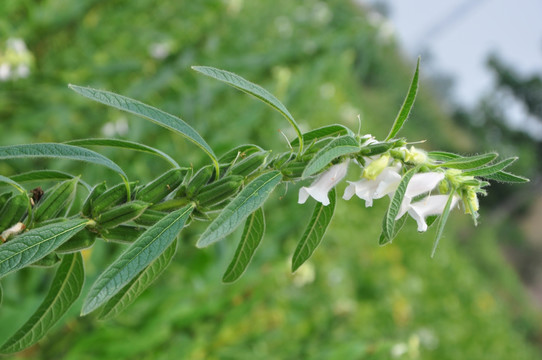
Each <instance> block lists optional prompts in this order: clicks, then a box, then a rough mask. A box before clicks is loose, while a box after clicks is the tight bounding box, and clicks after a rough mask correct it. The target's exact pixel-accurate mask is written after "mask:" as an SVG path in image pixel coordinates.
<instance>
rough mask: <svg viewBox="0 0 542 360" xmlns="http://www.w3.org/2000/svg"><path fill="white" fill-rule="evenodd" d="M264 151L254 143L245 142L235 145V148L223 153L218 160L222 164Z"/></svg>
mask: <svg viewBox="0 0 542 360" xmlns="http://www.w3.org/2000/svg"><path fill="white" fill-rule="evenodd" d="M258 151H263V149H262V148H261V147H259V146H258V145H253V144H245V145H239V146H237V147H234V148H233V149H231V150H229V151H228V152H226V153H225V154H224V155H222V156H221V157H220V158H219V159H218V162H219V163H221V164H226V163H231V162H232V161H233V160H235V159H244V158H245V157H247V156H249V155H251V154H253V153H255V152H258Z"/></svg>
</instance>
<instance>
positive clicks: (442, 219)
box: [431, 189, 455, 257]
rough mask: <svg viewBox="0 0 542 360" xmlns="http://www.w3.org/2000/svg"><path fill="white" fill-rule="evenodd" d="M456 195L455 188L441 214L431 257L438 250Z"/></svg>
mask: <svg viewBox="0 0 542 360" xmlns="http://www.w3.org/2000/svg"><path fill="white" fill-rule="evenodd" d="M454 195H455V189H454V190H452V192H450V196H449V197H448V201H446V205H445V206H444V211H442V215H440V217H439V219H438V223H437V234H436V235H435V243H434V244H433V250H432V251H431V257H433V256H435V251H437V246H438V243H439V241H440V238H441V237H442V232H443V231H444V225H446V221H448V215H450V210H451V207H452V203H453V198H454Z"/></svg>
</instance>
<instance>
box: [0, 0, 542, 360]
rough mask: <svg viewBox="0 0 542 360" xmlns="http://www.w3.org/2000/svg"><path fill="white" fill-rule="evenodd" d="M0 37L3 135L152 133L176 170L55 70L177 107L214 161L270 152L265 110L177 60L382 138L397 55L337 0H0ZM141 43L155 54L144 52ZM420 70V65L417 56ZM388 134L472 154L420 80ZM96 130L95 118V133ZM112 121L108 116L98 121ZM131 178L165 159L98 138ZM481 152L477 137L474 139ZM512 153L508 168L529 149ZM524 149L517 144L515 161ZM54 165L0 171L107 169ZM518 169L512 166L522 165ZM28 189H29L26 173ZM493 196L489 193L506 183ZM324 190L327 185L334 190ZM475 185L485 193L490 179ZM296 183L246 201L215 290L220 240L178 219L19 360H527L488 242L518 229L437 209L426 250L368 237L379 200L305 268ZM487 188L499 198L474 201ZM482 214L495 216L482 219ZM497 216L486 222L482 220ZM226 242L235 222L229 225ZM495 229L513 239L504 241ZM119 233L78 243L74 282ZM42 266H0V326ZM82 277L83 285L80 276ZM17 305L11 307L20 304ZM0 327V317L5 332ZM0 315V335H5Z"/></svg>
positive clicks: (171, 141)
mask: <svg viewBox="0 0 542 360" xmlns="http://www.w3.org/2000/svg"><path fill="white" fill-rule="evenodd" d="M0 14H2V15H0V16H1V17H0V39H5V38H7V37H21V38H23V39H24V40H25V41H26V43H27V45H28V47H29V49H30V50H31V51H32V53H33V54H34V56H35V66H34V68H33V69H32V75H31V76H30V77H29V78H27V79H19V80H17V81H12V82H5V83H0V126H1V128H0V129H1V133H0V141H1V143H2V144H3V145H8V144H18V143H28V142H47V141H57V142H61V141H67V140H71V139H74V138H79V137H100V136H103V132H104V131H105V132H107V131H109V130H108V129H111V128H112V127H111V125H108V124H124V123H125V122H127V124H128V130H127V132H124V131H119V130H123V129H122V127H123V126H117V130H116V131H117V134H116V136H119V135H120V136H121V137H122V138H125V139H129V140H134V141H139V142H142V143H145V144H149V145H151V146H155V147H157V148H159V149H161V150H163V151H165V152H167V153H168V154H173V155H175V158H176V160H177V161H178V162H180V163H181V165H189V164H191V163H192V164H203V163H205V162H208V159H207V158H206V157H204V155H203V154H202V153H201V152H200V151H199V150H198V149H197V148H196V147H195V146H193V144H191V143H189V142H187V141H183V140H182V139H180V138H178V137H176V136H175V135H173V134H171V133H169V132H167V131H166V130H164V129H162V128H159V127H156V126H153V125H152V124H149V123H147V122H145V121H143V120H141V119H138V118H136V117H135V116H131V115H126V114H123V113H121V112H119V111H117V110H114V109H110V108H107V107H105V106H101V105H98V104H96V103H94V102H91V101H88V100H86V99H83V98H81V97H79V96H77V95H75V94H74V93H73V92H71V91H69V90H68V88H67V84H68V83H74V84H80V85H88V86H92V87H95V88H101V89H107V90H111V91H114V92H117V93H119V94H124V95H126V96H129V97H132V98H136V99H139V100H141V101H143V102H146V103H149V104H152V105H154V106H156V107H159V108H161V109H164V110H165V111H168V112H170V113H173V114H176V115H179V116H181V117H182V118H183V119H184V120H186V121H187V122H188V123H190V124H191V125H192V126H193V127H194V128H196V129H197V130H198V131H199V132H200V134H202V135H203V137H204V138H205V139H206V140H207V142H208V143H209V144H210V145H211V146H212V147H213V149H214V150H215V153H217V154H218V155H220V154H221V153H222V152H223V151H224V150H225V149H228V148H229V147H231V146H233V145H236V144H241V143H247V142H254V143H257V144H261V145H263V146H265V147H268V148H271V149H277V150H278V151H283V150H285V148H286V145H285V142H284V140H283V139H282V136H281V135H280V134H278V132H277V129H278V126H281V129H282V130H283V131H285V132H286V134H287V135H288V136H289V137H290V138H293V136H294V134H293V133H289V129H288V128H287V124H286V123H285V122H283V121H282V119H280V115H278V114H276V113H275V112H273V111H272V110H270V109H269V108H268V107H266V106H265V105H263V104H261V103H260V102H258V101H255V100H254V99H251V98H249V97H248V96H245V95H243V94H241V93H239V92H237V91H235V90H232V89H231V88H229V87H227V86H225V85H223V84H220V83H217V82H214V81H211V80H209V79H207V78H205V77H202V76H199V75H197V74H196V73H194V72H193V71H191V70H190V66H191V65H209V66H216V67H219V68H223V69H228V70H231V71H234V72H236V73H239V74H240V75H242V76H243V77H245V78H247V79H250V80H251V81H253V82H255V83H258V84H260V85H262V86H264V87H265V88H267V89H269V90H270V91H271V92H272V93H273V94H275V95H276V96H277V98H279V99H280V100H281V101H282V102H283V103H284V104H285V105H286V106H287V107H288V109H289V110H290V111H291V112H292V114H293V115H294V116H295V117H296V119H297V120H298V122H299V123H300V125H301V127H302V128H304V129H305V130H306V129H308V128H309V127H310V128H315V127H318V126H321V125H325V124H329V123H343V124H345V125H348V126H350V127H352V128H356V126H357V118H356V116H357V114H361V118H362V131H363V132H368V133H372V134H373V135H376V136H377V137H380V138H383V137H385V135H386V131H387V130H388V129H389V127H390V125H391V123H392V122H393V119H394V117H395V115H396V111H397V109H398V108H399V107H400V105H401V102H402V100H403V97H404V94H405V92H406V90H407V87H408V84H409V80H410V76H411V72H412V68H413V65H412V64H410V63H408V62H407V61H405V60H404V59H403V57H402V56H401V53H400V51H399V50H398V48H397V46H396V44H395V43H394V41H393V39H391V40H389V39H388V40H386V38H385V37H383V35H382V33H381V32H380V31H379V27H378V24H374V23H373V24H371V23H370V22H369V21H368V20H367V14H366V13H365V12H364V11H363V9H360V8H359V7H358V6H355V5H353V4H351V3H350V2H347V1H339V0H334V1H327V2H319V1H313V0H311V1H305V2H302V3H299V4H298V3H296V2H291V1H283V0H280V1H242V0H232V1H218V0H214V1H213V0H207V1H162V2H155V1H150V0H133V1H130V2H127V1H120V0H119V1H107V2H105V1H97V0H81V1H77V2H72V1H63V0H48V1H30V0H25V1H17V2H15V1H8V2H2V4H0ZM156 46H159V47H160V46H162V49H163V48H166V49H167V51H166V56H165V57H163V58H156V57H153V56H152V53H153V49H154V50H156ZM421 71H422V73H423V61H422V66H421ZM420 91H421V92H420V94H419V96H418V99H417V102H416V105H415V107H414V110H413V113H412V115H411V118H410V120H409V122H408V123H407V126H406V127H405V129H404V133H403V135H405V136H406V137H407V138H408V139H409V140H411V141H414V140H418V139H419V140H422V139H427V140H428V143H427V144H426V145H424V147H425V148H426V149H442V150H455V151H461V152H467V153H469V152H475V151H478V150H480V149H478V148H477V146H478V142H477V138H475V137H474V136H473V135H469V132H467V131H465V129H464V128H461V127H458V126H457V125H456V123H455V122H454V121H452V119H450V118H449V117H448V116H447V115H446V114H445V113H444V112H443V111H442V109H441V108H440V105H439V103H438V102H437V101H436V100H435V99H434V98H433V96H432V91H431V88H430V85H428V84H424V83H423V82H422V84H421V89H420ZM108 127H109V128H108ZM113 128H115V127H114V126H113ZM98 150H100V151H103V153H104V154H105V155H107V156H109V157H111V158H112V159H114V160H115V161H116V162H117V163H118V164H119V165H121V167H123V169H125V171H126V172H127V174H128V175H129V177H130V178H133V179H142V180H145V181H148V180H150V179H152V178H154V177H155V176H156V175H157V174H159V173H160V172H161V171H163V170H165V169H166V165H167V164H166V163H162V162H158V161H152V158H149V156H148V155H144V154H141V153H134V152H120V151H116V150H110V149H98ZM484 150H489V149H487V148H486V149H484ZM528 154H529V153H528V152H527V151H525V153H523V152H522V153H520V154H519V155H520V156H522V157H523V159H522V161H524V162H523V163H521V164H520V165H518V167H521V168H522V169H529V168H530V167H531V166H532V165H531V164H532V163H529V160H530V161H534V159H533V158H532V157H529V156H528ZM526 155H527V156H526ZM76 166H80V165H78V164H74V163H71V162H58V161H55V162H47V161H43V160H39V161H38V160H36V161H16V162H14V161H3V162H1V163H0V173H1V174H2V175H5V176H9V175H12V174H15V173H17V172H22V171H28V170H30V169H43V168H54V169H58V170H73V171H78V172H80V173H81V174H82V177H83V178H84V179H85V180H86V181H88V182H89V183H95V182H97V181H98V180H100V179H108V181H109V182H110V183H114V182H117V181H118V179H117V178H114V175H113V174H111V173H110V172H108V171H107V170H103V169H100V168H98V167H91V166H86V167H76ZM524 175H527V176H529V175H531V174H528V173H524ZM40 185H41V186H43V187H47V186H48V184H40ZM506 191H509V189H506ZM339 193H341V190H340V189H339ZM490 193H491V191H490ZM296 200H297V191H296V189H284V188H282V189H277V191H275V193H274V195H273V199H272V200H271V202H272V204H271V206H266V215H267V218H268V219H267V231H266V235H265V238H264V240H263V242H262V245H261V247H260V249H259V251H258V253H257V254H256V257H255V259H254V261H253V263H252V264H251V266H250V268H249V270H248V271H247V273H246V274H245V276H244V277H243V278H241V279H240V280H239V281H238V282H236V283H235V284H233V285H223V284H222V283H221V276H222V273H223V271H224V270H225V268H226V267H227V264H228V261H229V259H230V258H231V255H232V253H233V251H234V250H235V242H234V239H233V238H232V239H229V240H232V241H229V240H226V241H225V242H222V243H219V244H217V246H214V247H211V248H207V249H204V250H197V249H196V248H195V247H194V244H195V241H196V239H197V236H198V234H200V233H201V231H202V228H200V227H198V226H197V224H195V226H191V227H189V228H188V229H186V230H185V232H184V234H185V235H184V236H183V238H182V242H181V244H180V247H179V249H178V253H177V256H176V258H175V261H174V263H173V264H172V265H171V266H170V267H169V268H168V269H167V270H166V272H165V273H164V275H163V276H162V277H161V278H160V279H159V280H158V281H157V282H156V283H155V284H154V286H153V287H151V288H150V289H149V290H147V291H146V292H145V293H144V294H143V295H142V297H141V298H140V299H138V300H137V301H136V302H135V303H134V304H133V305H132V306H131V307H130V308H129V309H128V310H127V311H126V312H125V313H124V314H122V315H120V316H119V317H118V318H116V319H114V320H109V321H104V322H98V321H96V320H95V319H93V316H90V317H85V318H77V317H76V315H77V310H76V309H77V308H80V306H81V304H80V303H79V304H76V306H74V309H73V311H72V314H71V316H70V317H69V318H67V319H68V322H67V323H62V324H59V326H58V327H57V328H56V331H54V332H53V333H51V334H50V335H48V337H47V338H46V339H45V340H44V341H42V342H41V343H40V345H38V346H35V347H33V348H31V349H29V350H28V351H26V352H24V353H22V354H19V355H18V356H20V357H22V358H36V359H40V358H41V359H47V358H60V357H62V358H65V359H94V358H102V359H118V358H142V359H146V358H148V359H161V358H164V359H166V358H193V359H198V358H201V359H204V358H205V359H212V358H221V359H228V358H232V359H233V358H235V359H244V358H246V359H253V358H311V359H313V358H314V359H319V358H322V359H330V358H331V359H333V358H374V359H388V358H390V357H392V356H396V357H399V358H401V357H402V358H405V359H408V358H412V359H415V358H421V359H434V358H439V359H457V358H464V357H466V358H475V359H510V358H514V359H532V358H535V357H536V356H537V355H539V352H538V350H537V348H536V342H539V341H540V326H539V321H538V319H539V317H538V315H537V314H536V313H534V311H533V310H532V309H531V308H530V306H529V302H528V300H527V298H526V296H525V291H524V289H523V288H522V287H521V284H520V282H519V281H518V279H517V276H516V275H515V273H514V271H513V270H512V269H511V268H510V266H509V265H508V264H507V263H506V261H505V260H504V258H503V255H502V254H501V252H500V250H499V246H498V245H499V242H500V241H501V242H502V241H506V242H508V243H510V242H513V241H516V242H517V241H518V240H517V239H521V234H520V233H519V230H518V228H517V226H516V225H514V223H511V222H508V221H506V220H505V221H499V222H498V223H497V220H492V217H491V216H486V214H485V212H489V209H483V208H482V210H481V213H482V221H483V222H482V224H481V225H480V226H478V227H477V228H474V227H473V226H472V225H471V224H470V223H469V221H468V218H467V217H462V216H459V215H452V218H451V220H450V224H449V226H448V227H447V228H446V236H445V238H444V239H443V241H441V247H440V248H439V250H438V253H437V256H436V258H435V259H434V260H432V259H431V258H430V257H429V254H430V250H431V239H432V236H433V234H432V233H431V232H429V234H423V235H419V234H417V233H416V230H415V226H414V224H413V223H412V222H409V223H407V227H408V228H407V229H405V230H406V231H404V232H403V233H402V234H401V235H400V236H399V237H398V239H397V240H396V241H395V242H394V244H392V245H388V246H386V247H382V248H381V247H379V246H378V244H377V242H378V235H379V231H380V226H379V224H380V219H381V217H382V216H383V213H384V211H385V204H377V206H375V208H374V209H370V210H366V209H364V206H363V203H362V202H361V201H358V202H355V201H350V202H348V203H347V202H342V201H339V202H338V204H337V212H336V214H335V217H334V219H333V221H332V225H331V227H330V229H329V231H328V233H327V235H326V238H325V239H324V241H323V244H322V245H321V247H320V248H319V250H318V251H317V252H316V253H315V256H314V257H313V258H312V259H311V260H310V262H309V263H308V264H306V265H304V266H302V267H301V268H300V269H299V270H298V272H296V273H295V274H294V275H291V274H290V273H289V261H288V260H289V259H288V258H287V254H291V253H292V251H293V249H294V248H295V244H296V241H297V239H299V237H300V235H301V232H302V231H303V226H300V224H305V223H306V221H307V220H308V217H309V216H310V211H311V210H310V207H308V206H305V207H304V206H301V205H297V204H296ZM488 200H490V201H494V202H496V201H498V200H499V199H498V198H497V199H495V198H491V195H490V197H489V198H488ZM499 220H500V219H499ZM503 229H506V232H503V231H502V230H503ZM237 235H239V234H237ZM514 239H515V240H514ZM120 250H121V247H120V246H117V247H115V246H114V245H113V244H104V243H98V244H97V245H96V246H95V247H93V249H92V251H91V252H87V253H85V267H86V269H87V274H88V276H89V279H88V280H93V279H92V277H93V276H94V278H95V277H96V276H97V274H98V270H99V269H102V268H103V267H104V266H106V265H107V264H108V263H110V262H111V261H112V260H113V259H114V256H115V254H118V252H119V251H120ZM53 273H54V272H53V271H50V272H48V273H47V275H46V276H43V271H38V270H37V269H25V270H24V271H22V272H19V273H17V274H13V275H10V276H8V277H6V278H5V279H3V281H2V287H3V293H4V294H3V297H4V299H3V303H2V307H1V308H0V324H2V326H0V339H2V340H4V339H5V338H7V337H8V336H9V334H11V333H12V331H13V329H14V328H17V327H18V326H20V324H22V323H23V322H24V320H25V316H27V315H28V314H30V313H31V312H32V311H33V310H34V309H35V308H36V306H37V305H38V304H39V302H40V299H41V298H42V297H43V296H45V292H46V289H47V287H48V284H49V282H50V281H51V279H52V277H53ZM91 282H92V281H88V282H87V289H86V290H84V291H88V285H89V284H90V283H91ZM21 309H24V310H25V311H21ZM5 324H10V325H9V326H6V325H5ZM12 326H13V328H12Z"/></svg>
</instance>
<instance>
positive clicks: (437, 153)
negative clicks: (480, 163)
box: [427, 151, 461, 161]
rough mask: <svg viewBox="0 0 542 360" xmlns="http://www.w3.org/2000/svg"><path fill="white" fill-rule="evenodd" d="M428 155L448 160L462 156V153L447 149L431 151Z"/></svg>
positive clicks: (436, 158)
mask: <svg viewBox="0 0 542 360" xmlns="http://www.w3.org/2000/svg"><path fill="white" fill-rule="evenodd" d="M427 155H428V156H429V157H430V158H432V159H433V160H439V161H448V160H452V159H457V158H460V157H461V155H458V154H454V153H451V152H447V151H430V152H428V153H427Z"/></svg>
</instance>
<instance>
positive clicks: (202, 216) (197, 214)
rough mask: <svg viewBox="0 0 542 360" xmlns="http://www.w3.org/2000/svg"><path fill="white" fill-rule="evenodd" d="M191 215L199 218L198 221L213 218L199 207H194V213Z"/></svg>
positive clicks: (195, 218) (196, 218)
mask: <svg viewBox="0 0 542 360" xmlns="http://www.w3.org/2000/svg"><path fill="white" fill-rule="evenodd" d="M190 217H191V218H192V219H194V220H198V221H209V220H211V217H210V216H209V215H207V214H206V213H205V212H203V211H201V210H199V209H197V208H196V209H194V210H193V211H192V214H190Z"/></svg>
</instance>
